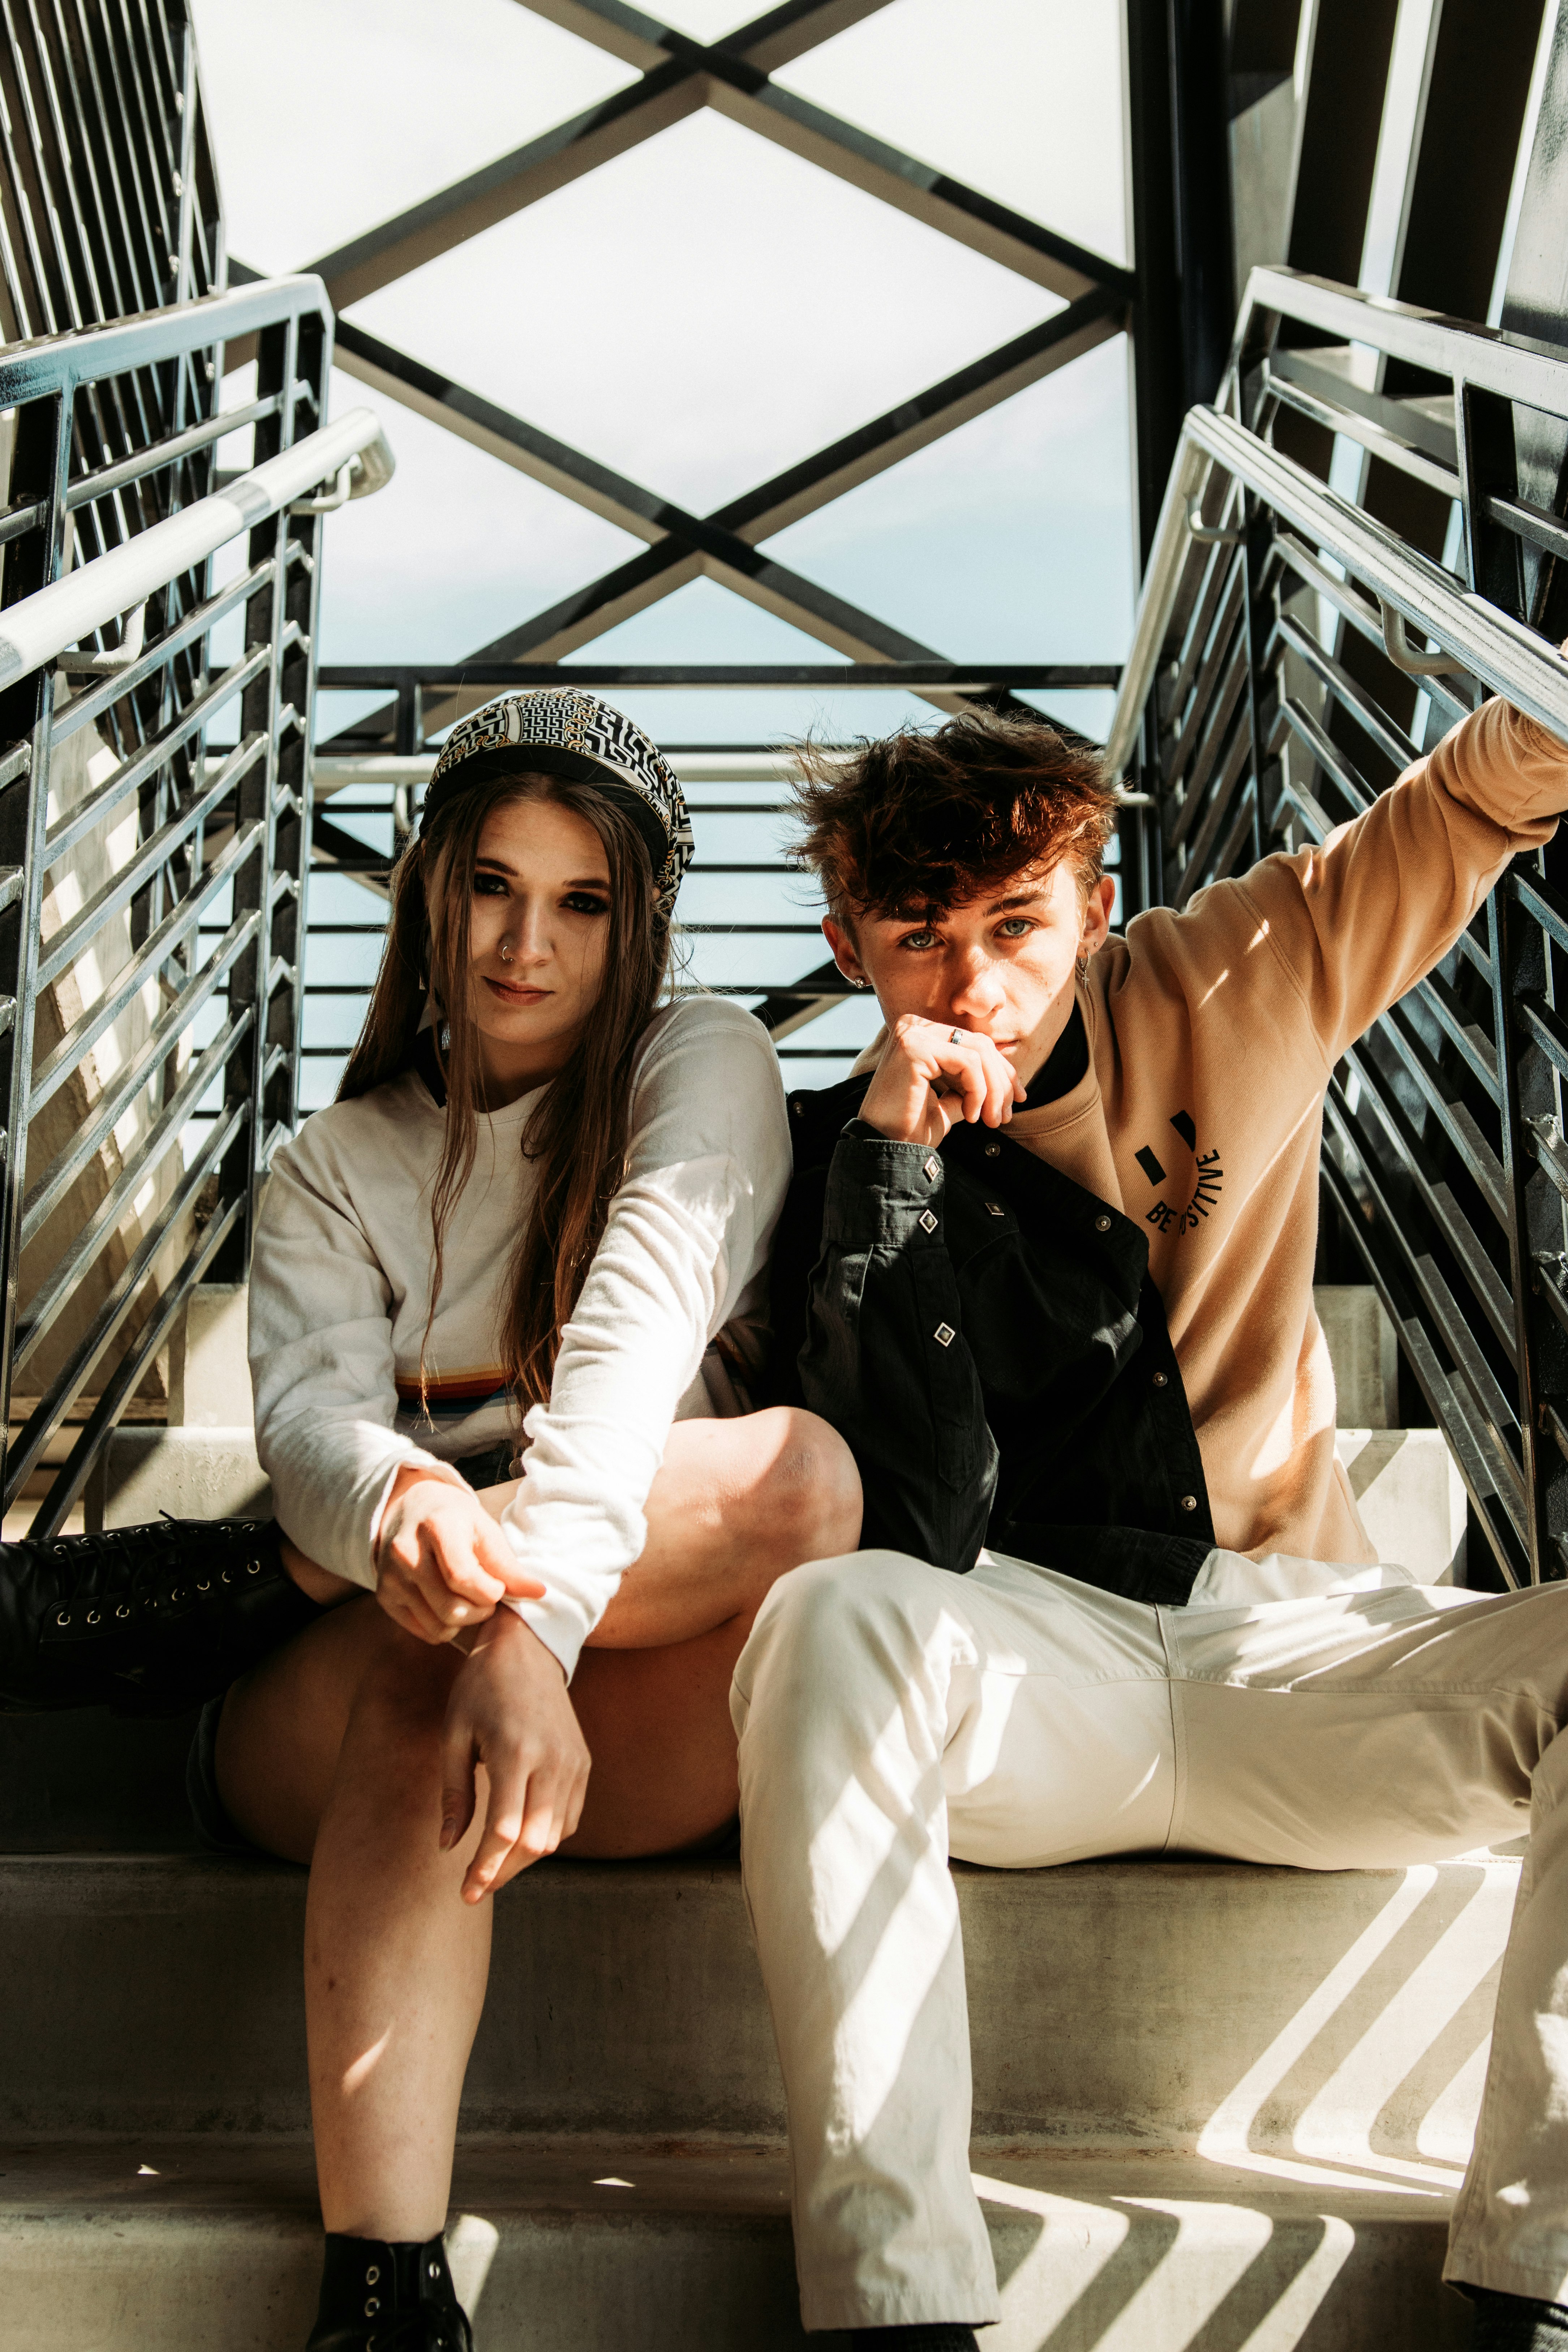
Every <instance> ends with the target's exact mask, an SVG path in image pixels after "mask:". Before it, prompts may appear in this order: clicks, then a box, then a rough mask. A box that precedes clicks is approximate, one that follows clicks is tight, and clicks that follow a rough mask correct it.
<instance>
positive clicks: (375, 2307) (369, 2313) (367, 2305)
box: [364, 2294, 381, 2319]
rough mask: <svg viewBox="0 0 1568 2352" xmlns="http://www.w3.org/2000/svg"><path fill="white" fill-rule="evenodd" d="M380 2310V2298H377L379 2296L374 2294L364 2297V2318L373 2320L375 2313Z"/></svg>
mask: <svg viewBox="0 0 1568 2352" xmlns="http://www.w3.org/2000/svg"><path fill="white" fill-rule="evenodd" d="M380 2309H381V2298H380V2296H379V2295H374V2294H367V2295H366V2297H365V2299H364V2315H365V2317H366V2318H367V2319H374V2317H375V2315H376V2313H377V2312H378V2311H379V2310H380Z"/></svg>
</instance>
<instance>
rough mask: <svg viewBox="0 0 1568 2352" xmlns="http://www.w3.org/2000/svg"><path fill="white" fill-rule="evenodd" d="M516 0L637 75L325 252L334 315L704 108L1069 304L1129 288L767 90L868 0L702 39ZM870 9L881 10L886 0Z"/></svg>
mask: <svg viewBox="0 0 1568 2352" xmlns="http://www.w3.org/2000/svg"><path fill="white" fill-rule="evenodd" d="M523 5H527V6H529V7H531V8H533V10H534V13H535V14H536V15H541V16H547V17H549V18H550V19H551V20H552V21H553V22H555V23H557V24H563V25H566V26H568V27H569V29H570V30H572V31H573V32H574V33H578V34H580V35H581V36H582V37H584V39H587V40H591V41H593V42H594V43H595V45H596V46H597V47H602V48H605V49H607V50H609V51H610V52H611V53H612V54H613V55H615V56H616V57H619V58H623V59H626V58H631V57H633V54H634V52H635V53H636V61H638V62H646V64H647V69H646V70H645V71H644V73H643V77H642V79H641V80H640V81H639V82H637V83H634V84H633V85H632V86H631V87H630V88H629V89H624V90H617V91H616V93H615V94H614V96H612V97H610V98H607V99H605V100H602V101H601V103H600V104H598V105H597V106H592V107H589V108H587V109H586V110H584V112H583V113H582V114H578V115H574V117H573V118H572V120H571V121H567V122H562V123H558V124H556V125H555V127H554V128H553V129H552V130H550V131H544V132H543V133H542V135H541V136H540V137H539V138H537V139H531V140H530V141H529V142H527V144H526V145H524V146H522V147H519V148H516V149H514V150H513V152H511V153H510V155H502V156H500V157H499V158H498V159H497V161H496V162H494V163H487V164H485V165H484V166H483V167H482V168H481V169H480V170H479V171H478V172H473V173H468V175H467V177H465V178H464V179H461V180H458V181H457V182H455V183H454V184H453V185H452V186H450V187H448V188H443V189H440V190H438V191H437V194H434V195H432V196H426V198H424V199H423V200H422V201H421V202H420V203H419V204H417V205H411V206H410V207H409V209H408V210H407V211H406V212H404V213H399V214H397V215H395V217H394V218H393V219H391V220H387V221H383V222H382V223H381V224H380V225H379V226H377V227H375V228H373V229H369V230H367V231H366V232H365V234H364V235H363V236H357V237H354V238H353V239H351V240H350V242H349V243H348V244H347V245H343V246H340V247H338V248H337V249H336V250H335V251H334V252H331V253H328V254H323V255H322V256H321V258H320V260H318V261H315V262H313V263H312V264H311V265H310V267H311V268H312V269H313V270H314V271H315V272H316V273H317V274H318V275H319V276H320V277H321V278H323V279H324V280H325V281H326V286H327V290H328V292H329V293H330V294H331V298H332V302H333V305H334V307H335V308H336V309H337V310H345V309H347V308H348V306H349V305H350V304H351V303H353V302H358V301H362V300H363V299H364V298H365V296H367V295H369V294H374V293H375V292H376V291H377V290H378V289H380V288H381V287H383V286H388V285H391V284H392V283H393V282H394V281H395V279H397V278H403V277H405V276H406V275H407V274H408V272H409V271H410V270H411V269H417V268H420V267H421V266H422V265H423V264H424V263H425V262H427V261H433V260H435V259H437V257H439V256H440V255H442V254H444V253H449V252H451V251H452V250H453V248H454V247H457V246H458V245H462V244H465V243H466V242H467V241H468V238H469V237H473V236H479V234H480V232H481V231H482V230H484V229H487V228H493V227H494V226H495V225H496V223H497V222H498V221H502V220H506V219H509V218H510V216H511V215H512V214H513V213H518V212H521V211H522V210H523V209H524V208H525V207H526V206H527V205H531V204H535V203H537V202H538V201H539V199H540V198H541V197H542V196H546V195H550V194H553V193H554V191H555V190H556V189H557V188H562V187H565V186H566V185H568V184H569V183H570V182H572V181H574V180H576V179H580V178H581V177H582V176H583V175H584V173H587V172H591V171H594V170H595V169H596V168H597V166H598V165H599V164H601V163H609V162H610V161H611V160H612V159H613V158H614V157H615V156H616V155H622V154H625V153H626V152H627V151H628V149H630V148H632V147H636V146H638V145H640V144H641V143H642V142H643V141H644V140H646V139H651V138H652V137H654V136H655V134H656V133H657V132H658V131H666V130H668V129H669V127H670V126H671V124H673V123H676V122H679V121H684V120H685V118H686V117H687V116H688V115H690V114H694V113H696V112H697V111H698V110H699V109H700V108H701V107H703V106H711V107H713V108H714V109H715V110H716V111H718V112H720V113H722V114H727V115H729V116H730V117H731V119H732V120H733V121H738V122H742V123H744V124H745V126H746V127H747V128H748V129H749V130H752V131H756V132H758V133H759V134H760V135H761V136H762V137H763V138H765V139H771V140H773V142H775V144H777V145H780V146H783V147H786V148H788V149H789V150H790V152H792V153H794V154H797V155H801V156H803V157H805V159H806V160H807V161H809V162H811V163H816V164H819V165H820V166H821V167H822V169H823V170H825V171H827V172H831V173H833V174H834V175H835V176H836V177H837V178H839V179H842V180H847V181H848V182H849V183H850V184H852V185H854V186H856V187H858V188H861V189H863V190H864V191H865V192H866V193H867V194H870V195H874V196H877V197H879V198H880V199H881V200H882V201H883V202H884V203H886V204H889V205H894V206H896V207H897V209H898V210H900V212H905V213H908V214H910V215H911V216H912V217H913V218H915V219H917V220H920V221H923V222H924V223H925V225H926V226H928V227H930V228H934V229H937V230H939V231H940V232H941V233H942V235H943V236H951V237H954V238H956V239H957V240H958V241H959V242H960V243H961V244H963V245H967V246H970V247H973V250H975V251H976V252H979V253H983V254H984V255H985V257H987V259H989V260H992V261H998V262H1000V263H1002V265H1003V266H1004V267H1005V268H1008V269H1013V270H1016V271H1017V272H1018V273H1019V274H1020V275H1021V276H1023V277H1025V278H1030V279H1032V280H1033V281H1034V283H1035V284H1037V285H1039V286H1045V287H1048V288H1049V289H1050V290H1051V292H1052V293H1055V294H1060V295H1063V296H1065V297H1067V298H1068V299H1069V300H1070V299H1074V298H1076V297H1077V296H1079V295H1080V294H1083V293H1085V292H1087V291H1088V290H1089V288H1090V287H1092V286H1107V287H1112V288H1114V289H1116V290H1117V291H1118V292H1120V293H1121V294H1122V295H1124V296H1126V295H1130V294H1131V288H1132V278H1131V273H1130V272H1128V271H1127V270H1124V269H1121V268H1119V267H1118V266H1117V265H1116V264H1115V263H1113V262H1110V261H1107V260H1105V259H1104V258H1103V257H1101V256H1100V255H1099V254H1095V253H1091V252H1089V250H1088V249H1087V248H1086V247H1082V246H1079V245H1075V244H1074V243H1073V242H1072V241H1071V239H1070V238H1068V237H1063V236H1058V235H1057V234H1056V233H1055V231H1054V230H1051V229H1047V228H1045V227H1043V226H1041V225H1040V224H1039V223H1038V222H1037V221H1032V220H1029V219H1027V218H1026V216H1025V215H1023V214H1021V213H1015V212H1013V211H1011V210H1010V209H1009V208H1008V207H1007V206H1006V205H999V204H996V203H995V202H994V200H993V199H992V198H991V197H989V196H984V195H982V194H980V193H979V191H978V190H976V189H973V188H970V187H966V186H965V185H964V184H963V182H962V181H959V180H954V179H952V178H951V177H950V176H949V175H948V174H947V173H942V172H939V171H937V170H935V169H934V168H933V167H932V166H931V165H930V164H927V163H921V162H919V161H918V160H917V159H916V158H915V157H914V156H912V155H906V154H904V153H902V152H900V150H899V149H898V148H896V147H891V146H889V144H888V143H887V142H886V141H885V140H880V139H874V138H873V137H872V136H871V134H870V133H869V132H868V131H860V130H858V129H857V128H856V127H855V126H854V125H853V124H852V123H847V122H841V121H839V120H838V118H837V116H836V115H832V114H829V113H827V112H826V110H824V109H823V108H821V107H817V106H813V105H811V104H810V103H809V101H808V100H805V99H800V98H795V97H794V96H793V95H792V94H791V93H790V92H789V91H787V90H781V89H775V87H774V86H773V82H772V81H771V80H770V79H769V74H768V68H769V66H770V65H777V64H784V63H788V62H789V61H790V59H791V58H794V57H798V56H800V55H802V54H803V53H804V52H805V50H806V49H808V48H811V47H815V46H816V43H817V42H818V41H821V40H825V39H826V38H827V37H828V36H829V34H830V33H833V32H837V31H840V30H842V29H843V27H844V26H845V25H847V24H851V23H855V22H858V20H859V19H860V18H861V17H863V16H869V15H871V14H872V13H874V10H873V5H871V0H837V5H820V0H794V5H786V6H784V7H782V8H774V9H772V10H770V11H769V13H768V14H767V15H766V16H761V17H759V18H757V19H756V20H755V22H754V23H753V24H752V25H748V26H742V28H741V29H740V30H739V31H738V32H735V33H732V34H731V35H730V37H728V38H727V39H726V40H724V41H722V42H720V43H718V44H716V45H715V46H713V47H709V46H707V45H705V44H704V43H703V42H700V41H694V40H691V39H689V37H687V36H686V35H685V34H684V33H678V32H675V31H673V30H672V29H671V28H670V27H669V26H664V25H661V24H658V22H657V21H656V20H655V19H654V18H652V17H644V16H640V15H639V14H638V12H637V11H636V10H633V9H628V8H626V7H623V6H621V5H619V0H541V4H540V5H535V0H523ZM875 5H877V6H881V5H886V0H875Z"/></svg>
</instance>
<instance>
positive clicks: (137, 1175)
mask: <svg viewBox="0 0 1568 2352" xmlns="http://www.w3.org/2000/svg"><path fill="white" fill-rule="evenodd" d="M253 1018H254V1008H253V1007H252V1006H250V1005H248V1004H247V1006H246V1007H245V1008H244V1010H243V1012H242V1013H240V1015H239V1017H238V1019H237V1020H235V1019H232V1018H231V1019H229V1020H227V1021H226V1022H225V1023H224V1025H223V1027H222V1028H221V1029H220V1030H219V1031H218V1034H217V1035H216V1037H215V1038H213V1040H212V1041H211V1043H210V1044H209V1045H206V1046H205V1048H204V1050H203V1052H202V1054H201V1055H200V1057H199V1059H198V1060H197V1061H196V1062H195V1065H194V1066H193V1068H192V1069H191V1072H190V1074H189V1076H187V1077H186V1078H185V1080H184V1083H183V1084H182V1086H181V1087H180V1089H179V1092H178V1093H177V1094H176V1095H175V1096H174V1099H173V1101H172V1102H170V1103H168V1104H167V1105H166V1106H165V1107H164V1108H163V1110H162V1111H161V1112H160V1113H159V1115H158V1118H156V1119H155V1120H154V1121H153V1125H152V1126H151V1127H150V1128H149V1129H148V1130H147V1133H146V1134H145V1135H144V1136H143V1137H142V1139H141V1140H140V1142H139V1143H138V1144H137V1146H136V1149H135V1150H134V1151H133V1152H132V1155H131V1157H130V1159H129V1160H127V1162H126V1164H125V1166H124V1167H123V1168H122V1169H121V1172H120V1174H119V1176H118V1177H117V1178H116V1180H115V1181H114V1182H113V1183H112V1184H111V1185H110V1189H109V1191H108V1192H106V1193H105V1194H104V1196H103V1199H102V1200H101V1201H100V1202H99V1204H98V1206H97V1207H96V1208H95V1209H94V1211H93V1213H92V1214H91V1216H90V1217H89V1219H88V1221H87V1223H86V1224H85V1225H83V1226H82V1228H81V1230H80V1232H79V1234H77V1236H76V1238H75V1239H74V1240H73V1242H72V1243H71V1245H70V1247H69V1249H68V1250H67V1251H66V1252H65V1254H64V1255H63V1256H62V1257H61V1258H60V1260H59V1262H58V1265H55V1266H54V1267H53V1269H52V1270H51V1272H50V1274H49V1276H48V1279H47V1281H46V1282H45V1283H44V1284H43V1285H42V1286H41V1287H40V1289H39V1290H38V1291H37V1295H36V1296H35V1297H33V1298H32V1299H30V1300H29V1301H28V1305H27V1311H26V1320H25V1321H24V1322H21V1323H19V1325H18V1328H17V1332H16V1348H15V1351H14V1354H13V1357H12V1366H11V1368H12V1372H13V1375H15V1374H16V1372H19V1371H20V1370H22V1368H23V1366H24V1365H25V1364H26V1362H27V1360H28V1359H29V1358H30V1357H31V1355H32V1353H33V1350H34V1349H35V1348H37V1345H38V1343H39V1341H40V1340H41V1339H43V1338H44V1336H45V1334H46V1333H47V1331H48V1330H49V1328H51V1326H52V1325H53V1322H54V1319H55V1317H56V1316H57V1315H58V1312H59V1310H60V1307H62V1306H63V1304H64V1303H65V1300H66V1298H67V1297H68V1295H69V1293H70V1292H71V1291H72V1290H74V1289H75V1288H76V1286H77V1285H78V1283H79V1281H80V1279H81V1277H82V1276H83V1274H85V1272H86V1271H87V1268H88V1267H89V1265H91V1264H92V1263H93V1261H94V1259H95V1258H96V1257H97V1256H98V1255H99V1254H100V1251H101V1250H103V1249H104V1248H106V1247H107V1245H108V1244H109V1242H110V1238H111V1237H112V1235H113V1234H114V1232H115V1230H116V1228H117V1226H118V1225H119V1223H120V1220H121V1216H122V1215H123V1214H124V1213H125V1209H126V1207H127V1204H128V1203H129V1202H131V1201H132V1199H133V1198H134V1197H135V1195H136V1193H137V1192H139V1191H140V1190H141V1188H142V1185H143V1184H144V1183H145V1182H146V1181H147V1180H148V1179H149V1177H151V1176H153V1175H154V1174H155V1173H156V1171H157V1170H158V1169H159V1168H160V1167H161V1166H162V1165H163V1160H165V1159H166V1158H167V1157H168V1154H169V1152H170V1151H171V1150H173V1149H174V1146H175V1144H177V1143H178V1141H179V1139H180V1137H181V1134H182V1133H183V1131H184V1128H185V1126H186V1124H187V1121H188V1119H189V1116H190V1113H191V1111H192V1109H193V1108H195V1104H196V1103H197V1102H199V1101H200V1099H201V1097H202V1096H203V1095H205V1093H206V1091H207V1088H208V1087H210V1086H211V1085H212V1083H213V1081H214V1079H215V1078H216V1077H217V1076H218V1075H219V1074H220V1072H221V1071H222V1070H223V1069H224V1068H225V1066H226V1064H227V1062H228V1060H229V1058H230V1056H231V1055H232V1054H233V1053H234V1051H235V1049H236V1047H237V1045H239V1044H240V1043H241V1041H242V1040H243V1038H244V1037H245V1035H246V1034H247V1032H248V1030H249V1028H250V1024H251V1022H252V1020H253Z"/></svg>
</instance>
